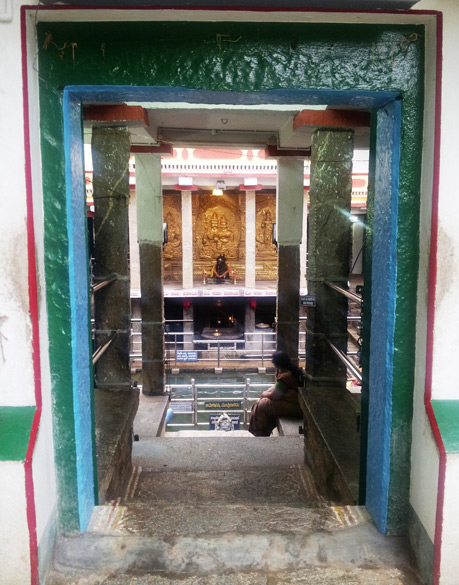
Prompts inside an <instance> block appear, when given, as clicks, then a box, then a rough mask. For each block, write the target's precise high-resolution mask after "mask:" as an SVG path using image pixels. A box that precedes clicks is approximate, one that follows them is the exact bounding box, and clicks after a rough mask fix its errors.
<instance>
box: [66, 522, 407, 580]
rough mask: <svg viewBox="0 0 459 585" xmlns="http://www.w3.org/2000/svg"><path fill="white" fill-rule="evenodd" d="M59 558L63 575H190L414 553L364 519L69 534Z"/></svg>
mask: <svg viewBox="0 0 459 585" xmlns="http://www.w3.org/2000/svg"><path fill="white" fill-rule="evenodd" d="M217 519H218V514H217V513H216V520H217ZM54 562H55V564H54V568H55V570H56V571H58V572H59V571H60V572H63V573H65V572H66V571H67V572H68V571H69V570H70V571H71V570H77V571H78V570H83V571H89V570H91V571H92V572H111V574H115V573H135V572H137V573H147V574H154V573H158V574H162V573H163V574H165V575H171V574H176V575H177V576H181V577H187V576H191V575H210V574H218V573H220V574H224V573H228V572H245V571H255V572H278V571H292V570H303V569H307V568H310V567H314V568H323V567H327V569H329V570H330V569H333V568H335V569H347V570H348V569H350V568H353V567H354V568H355V567H360V568H369V567H372V568H375V569H376V568H385V569H389V568H391V569H397V568H400V569H408V568H409V567H410V555H409V553H408V548H407V543H406V540H405V539H403V538H401V537H391V538H388V537H385V536H383V535H381V534H380V533H379V532H378V531H377V530H376V528H375V527H374V526H373V525H372V524H371V523H362V524H357V525H356V526H352V527H350V526H347V527H342V528H340V529H336V530H319V531H316V532H313V533H309V534H300V533H292V532H287V533H286V532H278V531H276V530H272V531H270V532H265V533H259V532H251V533H246V534H244V533H239V532H234V531H229V532H221V533H218V532H217V531H216V532H215V533H208V534H201V535H195V534H191V535H187V536H181V535H172V534H170V535H167V536H164V537H159V536H145V535H139V534H130V535H113V534H107V535H103V534H95V533H85V534H67V535H61V536H60V537H59V539H58V543H57V546H56V551H55V561H54ZM370 583H371V581H370ZM376 583H379V582H378V581H375V584H376Z"/></svg>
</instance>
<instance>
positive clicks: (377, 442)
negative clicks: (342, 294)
mask: <svg viewBox="0 0 459 585" xmlns="http://www.w3.org/2000/svg"><path fill="white" fill-rule="evenodd" d="M86 101H88V102H91V103H98V102H105V103H106V102H107V101H108V102H110V103H117V102H119V103H123V102H128V101H135V102H142V101H145V102H164V103H170V102H188V103H196V104H208V103H211V104H216V107H224V106H225V105H231V104H245V105H253V104H293V103H295V104H298V103H302V104H304V106H305V107H307V105H308V104H310V103H324V104H334V105H348V104H350V103H352V104H353V105H359V102H360V101H361V103H362V104H364V105H365V106H366V107H368V106H372V107H373V108H374V109H375V111H377V113H376V116H377V118H376V120H377V122H376V125H377V130H376V134H377V140H376V152H375V153H374V155H375V156H376V173H375V215H374V240H373V255H372V282H371V283H367V286H368V284H370V286H371V287H372V315H373V317H372V322H371V331H370V340H371V346H370V367H369V380H370V382H369V383H370V387H371V396H370V406H369V418H368V428H369V430H370V433H369V436H370V439H369V440H368V445H367V447H368V456H367V461H368V470H367V482H366V483H367V487H366V501H367V507H368V509H369V511H370V513H371V515H372V517H373V518H374V520H375V523H376V525H377V527H378V529H379V530H380V531H381V532H385V531H386V527H387V511H388V493H389V481H390V457H391V454H390V448H391V444H390V443H391V391H392V380H393V352H394V345H393V341H394V319H395V301H396V275H397V258H396V252H397V211H398V210H397V206H398V169H399V160H400V120H401V102H400V100H399V96H398V94H397V93H395V92H368V91H366V92H358V91H311V90H291V91H289V90H282V91H268V92H264V93H261V92H260V93H244V94H241V93H231V92H211V91H205V90H203V91H196V90H186V89H177V88H165V87H158V88H155V87H124V86H71V87H67V88H66V89H65V90H64V103H63V107H64V120H65V125H64V131H65V161H66V197H67V214H68V225H67V229H68V237H69V278H70V287H71V292H72V295H71V296H72V303H71V328H72V331H71V335H72V348H73V356H72V357H73V369H72V372H73V382H74V385H73V387H74V407H75V410H74V412H75V433H76V452H77V453H76V455H77V460H78V468H77V475H78V477H77V484H78V498H79V502H78V509H79V516H80V527H81V530H85V529H86V527H87V525H88V522H89V519H90V516H91V513H92V509H93V507H94V505H95V504H96V503H97V502H96V497H97V496H96V493H97V489H96V483H97V478H96V472H95V469H96V461H95V446H94V442H95V434H94V429H93V428H91V422H90V421H91V420H93V417H92V416H91V409H92V402H93V385H92V384H93V382H92V365H91V360H90V356H91V353H92V348H91V338H90V331H91V330H90V320H89V306H90V294H89V282H88V256H87V237H86V229H87V228H86V205H85V195H84V194H85V184H84V165H83V135H82V115H81V113H82V104H83V103H84V102H86ZM365 334H366V335H368V332H365ZM363 424H365V421H363Z"/></svg>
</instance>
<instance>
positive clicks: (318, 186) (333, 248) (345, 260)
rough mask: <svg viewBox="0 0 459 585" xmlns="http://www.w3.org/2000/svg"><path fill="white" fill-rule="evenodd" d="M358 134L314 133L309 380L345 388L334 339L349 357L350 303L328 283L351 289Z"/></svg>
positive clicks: (307, 361)
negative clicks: (352, 196) (330, 345)
mask: <svg viewBox="0 0 459 585" xmlns="http://www.w3.org/2000/svg"><path fill="white" fill-rule="evenodd" d="M353 137H354V134H353V132H352V130H331V129H320V130H316V131H315V132H314V134H313V141H312V152H311V186H310V192H309V195H310V208H309V249H308V274H307V281H308V293H309V294H311V295H315V297H316V306H315V307H314V308H309V309H308V322H307V335H306V375H307V377H308V378H309V379H310V380H312V381H314V382H316V383H324V384H333V385H335V384H336V385H339V386H345V384H346V368H345V366H344V365H343V364H342V362H341V361H340V360H339V359H338V358H337V357H336V355H335V354H334V353H333V351H332V350H331V349H330V347H329V344H328V341H327V339H328V340H330V341H331V342H333V343H334V344H335V345H336V346H337V347H338V348H339V349H341V350H342V351H344V352H347V336H348V335H347V313H348V301H347V298H346V297H345V296H344V295H342V294H341V293H339V292H337V291H335V290H333V289H331V288H330V287H329V286H327V285H326V284H325V282H326V281H328V282H331V283H333V284H335V285H337V286H340V287H342V288H345V289H347V288H348V279H349V262H350V252H351V223H350V221H349V216H350V210H351V192H352V156H353V148H354V144H353V142H354V140H353Z"/></svg>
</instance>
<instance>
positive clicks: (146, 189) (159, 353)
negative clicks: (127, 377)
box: [135, 154, 165, 395]
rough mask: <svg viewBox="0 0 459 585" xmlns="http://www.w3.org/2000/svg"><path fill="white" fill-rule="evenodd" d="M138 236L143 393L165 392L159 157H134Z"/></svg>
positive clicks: (161, 198) (161, 209)
mask: <svg viewBox="0 0 459 585" xmlns="http://www.w3.org/2000/svg"><path fill="white" fill-rule="evenodd" d="M135 160H136V190H137V235H138V238H139V255H140V288H141V295H142V296H141V308H142V374H143V388H142V392H143V394H150V395H153V394H162V393H163V392H164V384H165V377H164V295H163V193H162V184H161V157H160V156H154V155H152V154H137V155H136V157H135Z"/></svg>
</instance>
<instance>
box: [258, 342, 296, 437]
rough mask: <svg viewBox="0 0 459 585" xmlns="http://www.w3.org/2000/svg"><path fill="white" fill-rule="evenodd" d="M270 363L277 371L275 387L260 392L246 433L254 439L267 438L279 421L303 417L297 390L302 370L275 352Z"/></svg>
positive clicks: (283, 354)
mask: <svg viewBox="0 0 459 585" xmlns="http://www.w3.org/2000/svg"><path fill="white" fill-rule="evenodd" d="M272 363H273V364H274V365H275V367H276V374H275V384H274V386H271V387H270V388H268V389H267V390H265V391H264V392H262V394H261V396H260V399H259V400H258V401H257V402H255V404H254V405H253V407H252V411H251V413H250V421H249V432H250V433H252V435H254V436H255V437H269V436H270V435H271V433H272V431H273V430H274V429H275V428H276V426H277V422H278V419H279V417H282V416H287V417H301V416H302V411H301V408H300V404H299V402H298V388H299V386H300V384H302V382H303V370H302V369H301V368H299V367H298V366H296V365H295V364H293V363H292V362H291V361H290V357H289V356H288V354H286V353H285V352H284V351H276V352H275V353H274V354H273V356H272Z"/></svg>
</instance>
